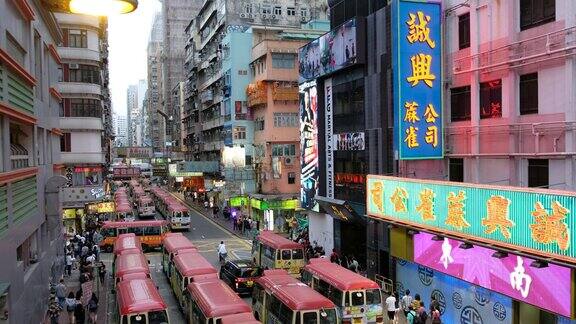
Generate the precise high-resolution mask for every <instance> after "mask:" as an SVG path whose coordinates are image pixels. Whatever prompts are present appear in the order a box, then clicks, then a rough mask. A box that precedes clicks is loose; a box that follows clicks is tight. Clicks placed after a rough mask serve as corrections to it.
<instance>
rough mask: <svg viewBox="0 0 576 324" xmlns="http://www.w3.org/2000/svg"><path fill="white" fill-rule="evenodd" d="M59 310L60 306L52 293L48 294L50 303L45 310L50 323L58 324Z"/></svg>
mask: <svg viewBox="0 0 576 324" xmlns="http://www.w3.org/2000/svg"><path fill="white" fill-rule="evenodd" d="M61 310H62V306H60V304H59V302H57V301H56V300H55V298H54V295H50V304H49V305H48V311H47V315H48V318H49V319H50V324H58V322H59V318H60V311H61Z"/></svg>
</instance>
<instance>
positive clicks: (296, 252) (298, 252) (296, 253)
mask: <svg viewBox="0 0 576 324" xmlns="http://www.w3.org/2000/svg"><path fill="white" fill-rule="evenodd" d="M302 259H304V250H302V249H293V250H292V260H302Z"/></svg>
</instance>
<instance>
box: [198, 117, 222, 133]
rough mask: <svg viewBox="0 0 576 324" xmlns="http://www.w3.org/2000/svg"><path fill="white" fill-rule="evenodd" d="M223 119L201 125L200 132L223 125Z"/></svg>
mask: <svg viewBox="0 0 576 324" xmlns="http://www.w3.org/2000/svg"><path fill="white" fill-rule="evenodd" d="M224 121H225V119H224V117H218V118H214V119H211V120H209V121H206V122H203V123H202V130H209V129H212V128H216V127H221V126H222V125H224Z"/></svg>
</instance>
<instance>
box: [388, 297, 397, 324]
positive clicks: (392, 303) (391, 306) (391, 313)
mask: <svg viewBox="0 0 576 324" xmlns="http://www.w3.org/2000/svg"><path fill="white" fill-rule="evenodd" d="M386 311H387V312H388V319H389V320H390V321H391V322H393V323H395V322H396V319H395V315H396V297H394V295H393V294H392V295H390V296H388V298H386Z"/></svg>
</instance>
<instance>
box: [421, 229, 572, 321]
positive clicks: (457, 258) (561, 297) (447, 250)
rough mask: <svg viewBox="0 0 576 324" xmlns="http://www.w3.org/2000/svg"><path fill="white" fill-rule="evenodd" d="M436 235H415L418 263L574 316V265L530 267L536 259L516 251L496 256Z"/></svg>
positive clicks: (485, 250)
mask: <svg viewBox="0 0 576 324" xmlns="http://www.w3.org/2000/svg"><path fill="white" fill-rule="evenodd" d="M433 237H434V236H433V235H432V234H428V233H420V234H417V235H414V261H415V262H416V263H418V264H421V265H424V266H427V267H429V268H432V269H434V270H437V271H441V272H443V273H446V274H449V275H451V276H454V277H456V278H459V279H462V280H465V281H467V282H470V283H473V284H475V285H478V286H481V287H483V288H487V289H490V290H493V291H496V292H499V293H501V294H504V295H506V296H509V297H512V298H514V299H517V300H520V301H523V302H525V303H528V304H532V305H534V306H537V307H540V308H543V309H546V310H549V311H551V312H552V313H556V314H560V315H563V316H568V317H570V315H571V305H572V294H571V292H570V288H571V277H570V276H571V272H570V268H566V267H561V266H557V265H554V264H548V266H547V267H545V268H541V269H539V268H534V267H531V266H530V264H531V263H532V262H533V261H534V260H533V259H530V258H525V257H522V256H518V255H512V254H510V255H508V256H506V257H502V258H495V257H493V256H492V254H494V252H496V251H495V250H492V249H487V248H484V247H481V246H474V248H471V249H460V248H458V247H459V246H460V244H461V243H462V242H460V241H456V240H452V239H448V238H444V240H442V241H435V240H432V238H433ZM487 269H490V271H487ZM551 283H554V284H551Z"/></svg>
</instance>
